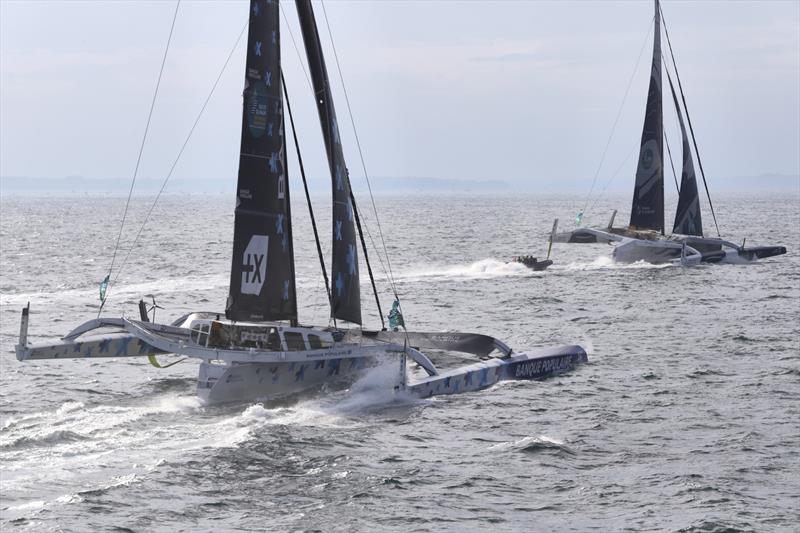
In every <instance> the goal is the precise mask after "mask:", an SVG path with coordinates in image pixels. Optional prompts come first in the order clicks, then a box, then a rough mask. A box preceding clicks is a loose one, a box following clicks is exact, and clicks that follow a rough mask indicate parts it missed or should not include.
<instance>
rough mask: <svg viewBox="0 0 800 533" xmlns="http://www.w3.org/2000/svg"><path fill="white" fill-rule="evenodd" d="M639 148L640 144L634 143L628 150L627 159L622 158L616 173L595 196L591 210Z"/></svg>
mask: <svg viewBox="0 0 800 533" xmlns="http://www.w3.org/2000/svg"><path fill="white" fill-rule="evenodd" d="M638 148H639V146H638V145H636V144H634V145H632V146H631V149H630V150H629V151H628V155H626V156H625V159H623V160H622V163H620V165H619V166H618V167H617V170H615V171H614V174H612V175H611V177H610V178H609V179H608V181H607V182H606V184H605V185H604V186H603V188H602V189H601V190H600V194H598V195H597V196H596V197H595V199H594V202H592V205H591V207H589V211H594V208H595V207H596V206H597V204H598V203H599V202H600V200H601V199H602V197H603V194H605V192H606V189H608V186H609V185H611V182H613V181H614V178H616V177H617V176H618V175H619V173H620V171H621V170H622V169H623V168H624V167H625V164H626V163H627V162H628V160H629V159H630V158H631V156H632V155H633V152H634V151H636V150H637V149H638Z"/></svg>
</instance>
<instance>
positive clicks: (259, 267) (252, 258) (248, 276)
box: [242, 235, 269, 294]
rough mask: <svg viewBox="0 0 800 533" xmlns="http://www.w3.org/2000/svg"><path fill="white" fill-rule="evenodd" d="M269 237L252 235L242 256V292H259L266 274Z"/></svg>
mask: <svg viewBox="0 0 800 533" xmlns="http://www.w3.org/2000/svg"><path fill="white" fill-rule="evenodd" d="M268 246H269V237H268V236H267V235H253V236H252V237H250V242H249V243H248V244H247V248H245V249H244V255H243V256H242V294H259V293H260V292H261V287H263V286H264V281H265V280H266V276H267V250H268Z"/></svg>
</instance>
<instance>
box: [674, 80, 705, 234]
mask: <svg viewBox="0 0 800 533" xmlns="http://www.w3.org/2000/svg"><path fill="white" fill-rule="evenodd" d="M667 80H668V81H669V88H670V91H672V100H673V101H674V102H675V110H676V111H677V113H678V123H679V124H680V126H681V138H682V140H683V143H682V144H683V170H682V172H681V190H680V194H679V195H678V210H677V211H676V212H675V224H674V225H673V227H672V233H678V234H680V235H698V236H700V237H702V236H703V221H702V218H701V216H700V198H699V196H698V194H697V179H696V176H695V173H694V163H693V162H692V151H691V148H690V147H689V138H688V137H687V136H686V126H685V125H684V123H683V113H681V108H680V105H678V97H677V95H676V94H675V87H674V86H673V85H672V78H670V77H669V74H667Z"/></svg>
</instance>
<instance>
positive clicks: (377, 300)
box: [345, 171, 386, 329]
mask: <svg viewBox="0 0 800 533" xmlns="http://www.w3.org/2000/svg"><path fill="white" fill-rule="evenodd" d="M345 172H347V171H345ZM347 181H348V184H347V185H348V186H349V187H350V203H352V204H353V215H354V216H355V219H356V226H357V227H358V236H359V237H361V249H362V250H364V261H366V263H367V272H369V280H370V282H371V283H372V292H373V294H375V305H377V306H378V316H379V317H381V329H386V323H385V322H384V321H383V310H382V309H381V300H380V298H378V289H377V287H375V276H373V275H372V266H370V264H369V255H368V254H367V243H366V242H365V241H364V232H363V231H361V217H359V216H358V207H357V206H356V197H355V195H353V187H352V185H350V183H349V182H350V173H349V172H347Z"/></svg>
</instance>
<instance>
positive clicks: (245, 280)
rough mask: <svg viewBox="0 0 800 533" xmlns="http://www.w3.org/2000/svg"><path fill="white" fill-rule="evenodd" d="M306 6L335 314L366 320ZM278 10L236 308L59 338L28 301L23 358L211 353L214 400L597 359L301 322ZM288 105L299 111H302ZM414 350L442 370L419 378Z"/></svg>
mask: <svg viewBox="0 0 800 533" xmlns="http://www.w3.org/2000/svg"><path fill="white" fill-rule="evenodd" d="M296 4H297V11H298V15H299V19H300V26H301V28H302V33H303V41H304V44H305V49H306V53H307V57H308V66H309V68H310V71H311V78H312V83H313V86H314V92H315V95H316V104H317V108H318V111H319V118H320V124H321V126H322V131H323V137H324V139H325V147H326V150H327V156H328V163H329V167H330V174H331V179H332V186H333V260H332V280H333V287H332V290H331V291H330V293H329V298H330V306H331V316H332V317H333V319H334V326H336V320H338V321H346V322H349V323H352V324H358V325H360V324H361V299H360V285H359V276H358V249H357V241H356V231H355V228H354V218H356V222H357V216H358V213H357V211H356V209H355V205H354V203H353V197H352V196H351V192H350V183H349V179H348V174H347V169H346V167H345V163H344V157H343V153H342V146H341V143H340V137H339V131H338V128H337V124H336V115H335V111H334V107H333V100H332V95H331V90H330V85H329V83H328V75H327V72H326V68H325V61H324V58H323V55H322V47H321V43H320V40H319V35H318V33H317V27H316V23H315V20H314V13H313V10H312V6H311V2H310V0H297V2H296ZM278 9H279V8H278V1H277V0H271V1H270V0H266V1H265V0H251V2H250V16H249V32H248V41H247V63H246V72H245V76H246V78H245V79H246V81H245V90H244V111H243V119H242V137H241V155H240V160H239V181H238V189H237V190H238V194H237V200H236V215H235V223H234V241H233V258H232V267H231V281H230V295H229V297H228V302H227V305H226V311H225V313H224V315H222V314H221V313H220V314H217V313H191V314H189V315H186V316H183V317H181V318H179V319H178V320H176V321H174V322H173V323H172V324H169V325H167V324H157V323H154V322H151V321H149V320H148V316H147V313H146V311H144V312H142V313H141V315H142V316H141V320H131V319H128V318H97V319H95V320H91V321H89V322H86V323H84V324H83V325H81V326H78V327H77V328H75V329H74V330H72V331H71V332H70V333H68V334H67V335H66V336H64V337H63V338H62V340H61V341H59V342H48V343H38V344H29V343H28V342H27V329H28V316H29V312H28V308H27V307H26V308H25V309H24V310H23V314H22V322H21V326H20V340H19V344H18V345H17V349H16V353H17V358H18V359H20V360H30V359H60V358H95V357H131V356H150V357H151V361H154V360H153V359H152V356H154V355H158V354H178V355H183V356H187V357H192V358H197V359H200V365H199V366H200V369H199V378H198V385H197V392H198V395H199V396H200V398H201V399H202V400H204V401H205V402H207V403H217V402H226V401H245V400H253V399H266V400H269V399H273V398H275V397H280V396H284V395H287V394H294V393H297V392H299V391H301V390H304V389H308V388H311V387H315V386H318V385H320V384H323V383H325V384H329V383H332V382H342V381H346V380H347V379H349V380H352V379H354V378H355V377H356V376H358V375H359V373H360V372H361V371H363V370H364V369H365V368H366V367H368V366H370V365H372V364H375V362H376V361H378V360H380V359H386V358H389V359H392V358H393V359H394V360H396V361H397V362H399V365H400V366H399V372H398V378H397V384H396V389H398V390H401V391H404V392H406V393H408V394H410V395H413V396H420V397H427V396H432V395H436V394H454V393H459V392H468V391H475V390H479V389H483V388H486V387H489V386H491V385H493V384H494V383H497V382H498V381H501V380H508V379H535V378H541V377H546V376H548V375H552V374H554V373H558V372H563V371H566V370H569V369H572V368H574V367H575V366H576V365H577V364H579V363H582V362H584V361H586V352H585V351H584V350H583V349H582V348H581V347H580V346H559V347H554V348H550V349H545V350H542V351H540V352H539V353H537V354H535V355H527V354H516V353H512V350H511V349H510V348H508V347H507V346H506V345H505V344H504V343H503V342H501V341H499V340H497V339H494V338H493V337H489V336H486V335H479V334H469V333H451V332H447V333H412V332H408V333H406V332H405V331H385V330H383V331H371V332H370V331H366V330H362V329H361V328H353V329H349V330H344V329H339V328H338V327H333V328H331V327H306V326H301V325H298V322H297V318H298V317H297V301H296V293H295V272H294V256H293V248H292V224H291V214H290V203H289V186H288V182H287V172H286V139H285V121H284V114H283V108H284V94H285V93H282V90H283V85H284V84H283V81H282V76H281V68H280V33H279V10H278ZM287 106H288V100H287ZM288 110H289V113H290V117H289V118H290V119H291V108H290V107H289V108H288ZM301 170H302V168H301ZM362 242H363V241H362ZM320 257H321V256H320ZM323 272H324V265H323ZM326 279H327V275H326ZM142 307H143V306H142V305H141V304H140V309H141V308H142ZM424 348H434V349H442V350H452V351H460V352H466V353H471V354H474V355H477V356H480V357H482V358H485V357H486V356H488V355H489V354H490V353H492V352H495V351H497V352H499V356H498V357H493V358H489V359H486V360H484V361H481V362H477V363H475V364H472V365H469V366H465V367H461V368H457V369H455V370H451V371H447V372H445V373H440V372H439V371H438V370H437V369H436V367H435V366H434V365H433V364H432V363H431V361H430V360H429V359H428V358H427V357H426V356H425V355H423V354H422V353H420V352H419V351H418V349H424ZM407 358H410V359H411V360H413V361H414V362H416V363H417V364H419V365H420V366H421V367H422V368H423V369H425V371H426V372H427V374H428V376H427V377H425V378H423V379H419V380H416V381H415V382H409V381H408V378H407V376H408V373H407V368H406V360H407Z"/></svg>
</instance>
